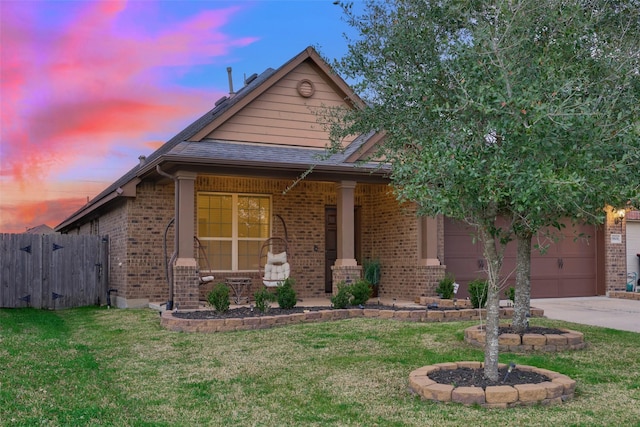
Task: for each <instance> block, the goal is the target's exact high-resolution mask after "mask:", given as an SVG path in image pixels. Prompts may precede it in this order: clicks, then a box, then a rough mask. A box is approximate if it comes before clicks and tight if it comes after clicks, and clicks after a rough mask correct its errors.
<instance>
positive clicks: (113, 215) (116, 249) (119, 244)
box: [99, 200, 131, 305]
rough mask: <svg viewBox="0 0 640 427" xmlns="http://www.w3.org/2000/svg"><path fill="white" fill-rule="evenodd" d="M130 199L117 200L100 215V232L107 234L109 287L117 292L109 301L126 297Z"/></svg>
mask: <svg viewBox="0 0 640 427" xmlns="http://www.w3.org/2000/svg"><path fill="white" fill-rule="evenodd" d="M129 203H131V201H130V200H123V201H121V202H119V203H118V204H117V205H116V206H115V207H114V208H113V209H112V210H110V211H108V212H107V213H105V214H104V215H102V216H101V217H100V223H99V228H100V234H103V235H108V236H109V288H110V289H117V290H118V292H117V293H113V294H112V297H113V298H115V299H116V300H115V301H112V302H111V303H112V304H114V305H118V304H117V300H118V299H120V298H126V294H127V286H126V284H127V281H126V277H127V269H128V262H127V259H128V258H127V255H126V253H127V252H126V250H127V247H126V241H127V240H126V234H127V225H128V224H127V221H126V213H127V205H128V204H129Z"/></svg>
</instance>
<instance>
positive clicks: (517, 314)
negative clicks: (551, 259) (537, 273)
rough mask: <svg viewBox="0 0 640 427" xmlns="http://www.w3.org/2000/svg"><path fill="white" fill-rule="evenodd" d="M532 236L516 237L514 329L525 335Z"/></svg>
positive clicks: (529, 299) (529, 298)
mask: <svg viewBox="0 0 640 427" xmlns="http://www.w3.org/2000/svg"><path fill="white" fill-rule="evenodd" d="M531 239H532V235H531V234H526V235H523V236H521V235H516V241H517V243H518V249H517V255H516V289H515V291H516V295H515V300H514V306H513V320H512V325H511V326H512V327H513V328H514V329H515V330H516V333H523V332H524V331H525V330H526V328H527V326H528V323H529V322H528V321H527V314H529V310H530V307H531Z"/></svg>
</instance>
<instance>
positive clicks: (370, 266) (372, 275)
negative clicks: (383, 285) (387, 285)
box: [362, 259, 380, 286]
mask: <svg viewBox="0 0 640 427" xmlns="http://www.w3.org/2000/svg"><path fill="white" fill-rule="evenodd" d="M362 268H363V269H364V280H366V281H367V282H369V283H371V285H373V286H378V284H379V283H380V261H379V260H377V259H366V260H364V262H363V263H362Z"/></svg>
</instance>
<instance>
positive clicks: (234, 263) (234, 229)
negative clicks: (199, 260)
mask: <svg viewBox="0 0 640 427" xmlns="http://www.w3.org/2000/svg"><path fill="white" fill-rule="evenodd" d="M200 196H231V237H203V236H201V235H200V221H199V216H198V215H199V212H198V210H199V206H198V203H197V201H198V199H199V197H200ZM239 197H259V198H267V199H269V213H268V216H267V217H268V221H269V223H268V230H267V234H268V236H267V237H264V238H263V237H242V238H241V237H239V236H238V230H239V217H238V211H239V209H238V199H239ZM272 212H273V195H271V194H261V193H232V192H217V191H198V192H197V195H196V235H197V236H198V239H200V240H201V241H203V242H209V241H214V242H229V241H230V242H231V270H216V269H215V268H211V270H201V271H202V272H209V273H213V272H216V273H243V272H246V273H254V272H257V271H259V269H260V266H258V268H257V269H254V270H240V269H239V268H238V264H239V262H238V259H239V254H238V248H239V242H240V241H255V242H264V241H265V240H266V239H268V238H269V236H271V233H272V231H273V214H272ZM208 255H209V254H207V256H208ZM258 256H259V254H258ZM256 258H257V257H256Z"/></svg>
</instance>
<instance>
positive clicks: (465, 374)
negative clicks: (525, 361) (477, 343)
mask: <svg viewBox="0 0 640 427" xmlns="http://www.w3.org/2000/svg"><path fill="white" fill-rule="evenodd" d="M498 372H499V373H500V374H499V381H491V380H489V379H487V378H484V374H483V373H484V369H471V368H457V369H449V370H446V369H440V370H437V371H433V372H430V373H429V378H430V379H432V380H433V381H435V382H437V383H439V384H451V385H455V386H456V387H482V389H483V390H484V389H486V388H487V387H489V386H499V385H511V386H513V385H518V384H539V383H542V382H545V381H550V378H549V377H547V376H545V375H542V374H539V373H537V372H530V371H521V370H519V369H518V367H517V366H516V367H515V368H513V369H512V371H511V372H510V373H509V374H508V375H507V373H508V368H502V369H498Z"/></svg>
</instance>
